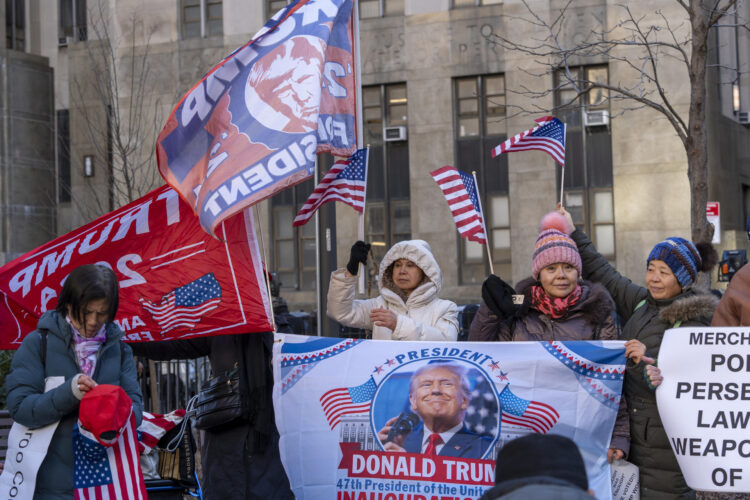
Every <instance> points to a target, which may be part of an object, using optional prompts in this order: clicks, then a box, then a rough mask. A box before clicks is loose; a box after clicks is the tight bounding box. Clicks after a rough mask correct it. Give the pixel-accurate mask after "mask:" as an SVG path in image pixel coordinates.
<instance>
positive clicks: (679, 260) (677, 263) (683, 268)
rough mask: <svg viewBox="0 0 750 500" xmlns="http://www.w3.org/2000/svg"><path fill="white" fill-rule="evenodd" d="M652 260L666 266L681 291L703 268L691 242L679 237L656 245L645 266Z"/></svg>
mask: <svg viewBox="0 0 750 500" xmlns="http://www.w3.org/2000/svg"><path fill="white" fill-rule="evenodd" d="M652 260H661V261H663V262H664V263H665V264H666V265H668V266H669V268H670V269H671V270H672V272H673V273H674V275H675V277H676V278H677V282H678V283H679V284H680V286H681V287H682V289H683V290H684V289H686V288H687V287H689V286H690V285H692V284H693V282H694V281H695V278H696V276H698V271H700V270H701V269H702V267H703V262H702V259H701V255H700V253H699V252H698V249H697V248H696V247H695V245H693V242H692V241H688V240H686V239H684V238H680V237H679V236H673V237H671V238H667V239H666V240H664V241H662V242H660V243H657V244H656V246H655V247H654V248H653V250H651V253H650V254H648V260H646V266H648V263H649V262H651V261H652Z"/></svg>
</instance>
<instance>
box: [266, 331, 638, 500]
mask: <svg viewBox="0 0 750 500" xmlns="http://www.w3.org/2000/svg"><path fill="white" fill-rule="evenodd" d="M624 363H625V357H624V348H623V343H622V342H619V341H599V342H512V343H510V342H508V343H503V342H487V343H479V342H477V343H469V342H462V343H443V342H398V341H378V340H356V339H340V338H325V337H304V336H299V335H278V336H277V342H276V343H275V345H274V358H273V369H274V383H275V385H274V394H273V397H274V409H275V411H276V424H277V426H278V429H279V433H280V435H281V440H280V451H281V459H282V462H283V464H284V467H285V469H286V471H287V474H288V476H289V480H290V483H291V485H292V489H293V491H294V493H295V495H296V496H297V498H298V499H300V500H305V499H307V500H313V499H314V500H325V499H331V500H334V499H335V500H361V499H365V500H370V499H372V498H376V499H381V500H389V499H403V500H434V499H447V498H451V499H453V498H455V499H460V500H470V499H477V498H479V497H480V496H481V495H482V493H484V491H486V490H487V489H489V488H490V487H491V486H492V485H493V483H494V478H495V457H496V456H497V452H498V451H499V450H500V449H501V448H502V446H503V445H504V443H507V442H508V441H510V440H512V439H514V438H517V437H520V436H523V435H525V434H528V433H530V432H540V433H553V434H561V435H564V436H567V437H569V438H571V439H573V440H574V441H575V442H576V443H577V444H578V446H579V448H580V450H581V454H582V456H583V459H584V462H585V465H586V471H587V474H588V479H589V487H590V488H591V489H592V490H594V492H595V494H596V497H597V498H599V499H608V498H610V497H611V491H610V482H611V480H610V468H609V465H608V464H607V448H608V446H609V441H610V438H611V433H612V428H613V425H614V421H615V417H616V414H617V408H618V405H619V402H620V394H621V389H622V378H623V373H624ZM440 370H442V371H440ZM445 370H448V371H449V372H451V373H452V374H454V375H455V376H456V377H457V378H455V380H458V378H460V379H461V380H460V385H461V387H460V388H455V387H450V385H452V384H453V380H454V379H453V378H451V376H443V375H440V374H445ZM430 374H431V375H430ZM430 377H432V378H430ZM441 377H442V378H441ZM433 379H434V380H440V382H439V383H440V384H443V383H445V384H447V386H446V387H443V386H441V388H440V389H439V390H434V391H433V393H434V394H439V399H441V400H442V401H439V402H438V401H436V399H435V398H432V399H431V397H428V396H426V397H424V398H422V396H420V394H421V393H420V388H421V387H422V385H424V384H425V383H426V382H427V381H430V380H431V382H429V383H438V382H434V380H433ZM410 387H414V390H413V391H411V390H410ZM462 394H465V396H462ZM443 403H445V404H443ZM452 403H454V404H453V405H452V406H451V404H452ZM446 409H447V410H446ZM451 409H452V410H454V411H451ZM443 410H445V412H446V413H445V415H442V417H441V416H438V417H436V416H435V415H436V413H435V412H439V411H443ZM435 418H444V419H445V420H444V421H450V419H451V418H457V420H455V422H456V423H457V425H456V426H455V427H454V428H451V429H450V430H449V431H448V432H447V433H446V434H441V437H443V436H444V438H445V440H443V441H442V442H441V443H438V444H437V447H436V448H435V449H436V450H437V452H436V453H431V450H430V446H434V445H428V444H426V443H427V435H426V434H424V433H423V429H424V428H427V425H426V424H427V423H428V422H430V421H431V420H430V419H435ZM384 428H385V429H384ZM388 428H391V431H390V432H386V431H387V430H388ZM425 446H426V447H425ZM394 449H395V450H394ZM390 450H394V451H401V452H402V453H394V452H391V451H390ZM542 473H543V471H540V474H542Z"/></svg>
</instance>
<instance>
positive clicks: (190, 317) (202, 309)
mask: <svg viewBox="0 0 750 500" xmlns="http://www.w3.org/2000/svg"><path fill="white" fill-rule="evenodd" d="M140 303H141V305H142V306H143V308H144V309H145V310H146V311H148V312H149V313H151V316H153V318H154V321H156V322H157V323H158V324H159V327H160V328H161V333H165V332H168V331H169V330H172V329H174V328H177V327H180V326H181V327H185V328H193V327H194V326H195V325H196V324H197V323H198V322H199V321H200V320H201V318H202V317H203V316H204V315H205V314H206V313H208V312H210V311H212V310H213V309H216V308H217V307H219V304H220V303H221V285H219V282H218V281H217V280H216V277H215V276H214V274H213V273H208V274H205V275H203V276H201V277H200V278H198V279H197V280H195V281H193V282H191V283H188V284H187V285H184V286H181V287H179V288H175V289H174V290H172V291H171V292H169V293H168V294H167V295H165V296H164V297H162V299H161V302H159V303H158V304H154V303H153V302H151V301H150V300H146V299H143V298H141V299H140Z"/></svg>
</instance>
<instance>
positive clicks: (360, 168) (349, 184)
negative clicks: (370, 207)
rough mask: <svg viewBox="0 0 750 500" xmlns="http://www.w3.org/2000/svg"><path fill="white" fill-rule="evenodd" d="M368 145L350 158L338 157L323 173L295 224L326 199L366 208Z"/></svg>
mask: <svg viewBox="0 0 750 500" xmlns="http://www.w3.org/2000/svg"><path fill="white" fill-rule="evenodd" d="M367 157H368V149H367V148H364V149H358V150H357V151H355V152H354V154H353V155H351V156H350V157H349V158H346V159H341V160H337V161H336V162H335V163H334V164H333V166H332V167H331V170H329V171H328V173H327V174H326V175H325V177H323V179H322V180H321V181H320V184H318V185H317V187H316V188H315V190H314V191H313V192H312V194H311V195H310V197H309V198H308V199H307V201H306V202H305V204H304V205H303V206H302V208H300V209H299V213H298V214H297V217H295V218H294V222H293V223H292V225H293V226H301V225H303V224H306V223H307V221H309V220H310V218H311V217H312V216H313V215H314V214H315V211H316V210H317V209H318V208H320V206H321V205H322V204H323V203H326V202H328V201H342V202H344V203H346V204H347V205H349V206H350V207H352V208H353V209H354V210H356V211H357V212H359V213H360V214H361V213H362V211H363V210H364V209H365V195H366V192H367Z"/></svg>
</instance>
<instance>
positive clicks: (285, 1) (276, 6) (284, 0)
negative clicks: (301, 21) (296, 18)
mask: <svg viewBox="0 0 750 500" xmlns="http://www.w3.org/2000/svg"><path fill="white" fill-rule="evenodd" d="M290 3H292V0H266V19H269V18H270V17H271V16H273V15H274V14H276V13H277V12H278V11H280V10H281V9H283V8H284V7H286V6H287V5H289V4H290Z"/></svg>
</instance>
